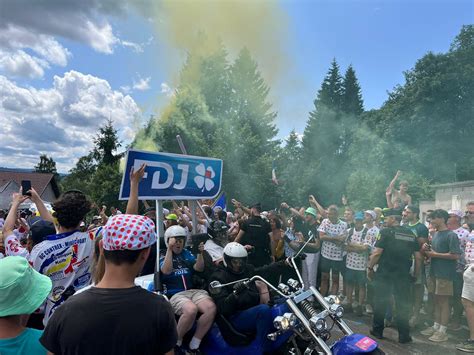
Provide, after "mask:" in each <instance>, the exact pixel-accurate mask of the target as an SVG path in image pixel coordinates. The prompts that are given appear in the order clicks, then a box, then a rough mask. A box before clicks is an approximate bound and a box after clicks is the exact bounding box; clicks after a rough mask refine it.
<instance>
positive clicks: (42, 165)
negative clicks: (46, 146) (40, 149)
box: [35, 154, 58, 175]
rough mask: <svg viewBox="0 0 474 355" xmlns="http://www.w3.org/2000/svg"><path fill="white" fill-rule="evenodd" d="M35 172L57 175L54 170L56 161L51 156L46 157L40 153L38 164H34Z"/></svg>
mask: <svg viewBox="0 0 474 355" xmlns="http://www.w3.org/2000/svg"><path fill="white" fill-rule="evenodd" d="M35 172H37V173H51V174H54V175H58V171H57V170H56V162H55V161H54V160H53V158H52V157H48V156H47V155H46V154H41V155H40V161H39V163H38V165H35Z"/></svg>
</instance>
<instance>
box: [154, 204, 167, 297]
mask: <svg viewBox="0 0 474 355" xmlns="http://www.w3.org/2000/svg"><path fill="white" fill-rule="evenodd" d="M155 206H156V207H155V208H156V235H157V237H158V239H157V240H156V265H155V266H156V270H155V275H154V277H153V284H154V286H155V292H160V291H161V281H160V241H161V240H162V238H164V237H165V233H164V230H163V202H162V201H160V200H156V201H155Z"/></svg>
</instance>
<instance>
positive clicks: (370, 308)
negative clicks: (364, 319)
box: [365, 304, 374, 314]
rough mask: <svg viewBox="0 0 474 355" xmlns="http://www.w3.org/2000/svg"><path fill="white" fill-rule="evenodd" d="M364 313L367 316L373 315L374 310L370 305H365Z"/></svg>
mask: <svg viewBox="0 0 474 355" xmlns="http://www.w3.org/2000/svg"><path fill="white" fill-rule="evenodd" d="M365 313H367V314H373V313H374V310H373V308H372V306H371V305H370V304H366V305H365Z"/></svg>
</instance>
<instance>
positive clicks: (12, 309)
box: [0, 256, 52, 317]
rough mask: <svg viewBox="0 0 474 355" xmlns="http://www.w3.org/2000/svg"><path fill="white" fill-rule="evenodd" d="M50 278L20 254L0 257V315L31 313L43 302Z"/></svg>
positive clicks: (49, 287) (49, 285) (50, 285)
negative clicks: (35, 268)
mask: <svg viewBox="0 0 474 355" xmlns="http://www.w3.org/2000/svg"><path fill="white" fill-rule="evenodd" d="M51 288H52V282H51V279H50V278H49V277H48V276H45V275H42V274H40V273H39V272H37V271H36V270H34V269H33V268H32V267H31V266H30V264H28V261H27V260H26V259H25V258H24V257H21V256H7V257H6V258H3V259H0V317H6V316H14V315H19V314H31V313H33V312H34V311H35V310H36V309H37V308H38V307H39V306H41V304H42V303H43V302H44V300H45V299H46V297H47V296H48V294H49V292H50V291H51Z"/></svg>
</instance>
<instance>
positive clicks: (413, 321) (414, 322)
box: [408, 316, 418, 328]
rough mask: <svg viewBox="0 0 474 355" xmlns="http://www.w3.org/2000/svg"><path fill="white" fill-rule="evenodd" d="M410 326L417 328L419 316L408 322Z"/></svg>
mask: <svg viewBox="0 0 474 355" xmlns="http://www.w3.org/2000/svg"><path fill="white" fill-rule="evenodd" d="M408 324H409V325H410V328H414V327H416V325H417V324H418V317H417V316H412V317H411V318H410V321H409V322H408Z"/></svg>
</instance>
